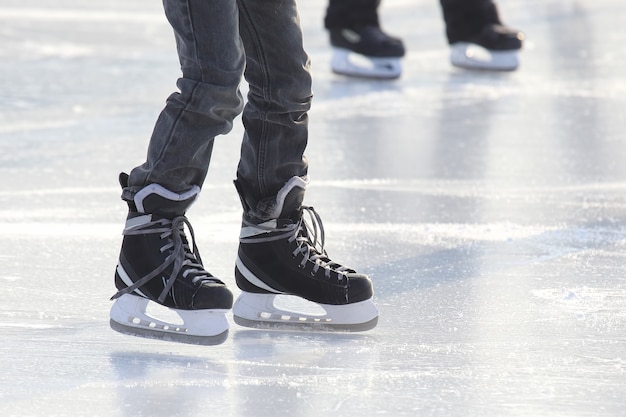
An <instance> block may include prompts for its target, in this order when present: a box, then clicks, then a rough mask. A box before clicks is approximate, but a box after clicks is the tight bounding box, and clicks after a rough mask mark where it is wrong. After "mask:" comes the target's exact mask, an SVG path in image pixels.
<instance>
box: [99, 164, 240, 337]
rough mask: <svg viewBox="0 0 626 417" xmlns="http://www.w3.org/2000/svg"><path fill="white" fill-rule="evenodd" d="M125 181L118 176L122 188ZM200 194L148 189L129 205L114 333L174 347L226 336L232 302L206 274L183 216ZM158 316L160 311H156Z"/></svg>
mask: <svg viewBox="0 0 626 417" xmlns="http://www.w3.org/2000/svg"><path fill="white" fill-rule="evenodd" d="M127 181H128V176H126V175H125V174H122V175H121V176H120V182H121V184H122V187H126V186H127ZM199 191H200V190H199V188H198V187H195V188H194V189H192V190H190V191H189V192H186V193H184V194H176V193H174V192H172V191H169V190H167V189H166V188H164V187H162V186H160V185H158V184H151V185H148V186H146V187H145V188H143V189H141V190H139V191H138V192H137V194H136V195H135V197H134V200H133V201H129V202H128V206H129V214H128V218H127V220H126V225H125V228H124V240H123V242H122V249H121V251H120V258H119V264H118V266H117V269H116V272H115V285H116V287H117V289H118V290H119V291H118V292H117V293H116V294H115V295H114V296H113V297H112V299H113V300H115V302H114V303H113V306H112V307H111V312H110V325H111V328H113V329H114V330H116V331H119V332H121V333H125V334H130V335H134V336H141V337H148V338H156V339H165V340H171V341H175V342H183V343H191V344H200V345H214V344H219V343H222V342H224V341H225V340H226V338H227V336H228V321H227V320H226V315H225V314H226V312H227V311H228V310H229V309H230V308H231V307H232V302H233V296H232V293H231V292H230V291H229V290H228V288H226V286H225V285H224V283H223V282H222V281H220V280H218V279H217V278H215V277H213V276H212V275H211V274H210V273H208V272H207V271H206V270H204V267H203V266H202V261H201V259H200V255H199V253H198V249H197V247H196V245H195V241H194V242H193V245H190V243H189V241H188V240H187V238H186V236H185V228H187V229H189V232H190V237H191V239H192V241H193V229H192V228H191V225H190V224H189V221H188V220H187V218H186V217H185V211H186V210H187V208H189V206H190V205H191V204H192V203H193V201H194V200H195V199H196V197H197V195H198V192H199ZM159 310H160V311H159Z"/></svg>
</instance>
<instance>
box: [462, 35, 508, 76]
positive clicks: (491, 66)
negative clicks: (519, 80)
mask: <svg viewBox="0 0 626 417" xmlns="http://www.w3.org/2000/svg"><path fill="white" fill-rule="evenodd" d="M450 63H451V64H452V65H454V66H455V67H459V68H465V69H475V70H488V71H515V70H516V69H517V67H519V51H518V50H511V51H490V50H488V49H485V48H483V47H482V46H479V45H475V44H472V43H466V42H458V43H455V44H452V45H451V46H450Z"/></svg>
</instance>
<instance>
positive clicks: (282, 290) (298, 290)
mask: <svg viewBox="0 0 626 417" xmlns="http://www.w3.org/2000/svg"><path fill="white" fill-rule="evenodd" d="M305 185H306V183H305V182H304V181H303V180H302V179H301V178H299V177H293V178H292V179H291V180H290V181H289V182H288V183H287V184H286V186H285V187H283V189H282V190H281V191H280V192H279V194H278V198H277V202H278V207H280V208H282V209H281V210H280V216H279V218H278V219H274V220H269V221H265V222H262V223H256V222H251V221H248V220H246V218H245V217H244V220H243V224H242V228H241V235H240V240H239V241H240V245H239V251H238V254H237V261H236V266H235V279H236V282H237V285H238V287H239V288H240V289H241V291H242V292H241V295H240V296H239V297H238V299H237V301H236V302H235V305H234V307H233V315H234V320H235V323H237V324H239V325H241V326H246V327H257V328H268V329H273V328H283V329H285V328H286V329H293V330H302V329H305V330H319V331H349V332H350V331H365V330H369V329H372V328H374V327H375V326H376V324H377V321H378V310H377V309H376V307H375V306H374V303H373V302H372V296H373V290H372V283H371V281H370V279H369V277H368V276H367V275H363V274H358V273H357V272H355V271H354V270H352V269H349V268H346V267H345V266H342V265H340V264H338V263H336V262H334V261H332V260H330V258H329V257H328V255H327V253H326V251H325V250H324V228H323V226H322V222H321V220H320V217H319V215H318V214H317V212H315V210H313V208H312V207H304V206H302V207H300V201H302V199H301V197H302V195H303V192H304V188H305ZM242 200H243V198H242ZM294 203H295V204H294ZM296 204H297V205H296ZM294 205H295V207H294ZM244 209H245V202H244ZM305 219H307V220H305ZM284 295H290V296H296V297H300V298H301V299H305V300H308V301H310V302H313V303H315V304H316V305H317V307H321V309H320V312H319V313H317V312H316V313H315V314H313V313H304V312H301V311H294V310H289V309H285V308H281V307H278V306H277V305H276V303H275V301H276V298H277V296H281V297H282V296H284ZM322 311H323V312H322Z"/></svg>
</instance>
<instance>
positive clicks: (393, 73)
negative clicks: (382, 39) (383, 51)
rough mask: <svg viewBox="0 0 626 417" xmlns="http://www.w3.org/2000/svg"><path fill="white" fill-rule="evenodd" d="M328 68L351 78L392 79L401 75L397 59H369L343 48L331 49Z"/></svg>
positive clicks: (399, 59)
mask: <svg viewBox="0 0 626 417" xmlns="http://www.w3.org/2000/svg"><path fill="white" fill-rule="evenodd" d="M330 67H331V69H332V71H333V72H334V73H336V74H340V75H347V76H351V77H363V78H375V79H394V78H398V77H399V76H400V75H401V74H402V62H401V58H399V57H369V56H365V55H361V54H357V53H355V52H352V51H350V50H348V49H343V48H333V54H332V58H331V62H330Z"/></svg>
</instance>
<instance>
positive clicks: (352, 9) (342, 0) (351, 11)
mask: <svg viewBox="0 0 626 417" xmlns="http://www.w3.org/2000/svg"><path fill="white" fill-rule="evenodd" d="M379 5H380V0H329V1H328V7H327V9H326V16H325V17H324V27H325V28H326V29H341V28H353V27H357V26H380V24H379V21H378V6H379Z"/></svg>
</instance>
